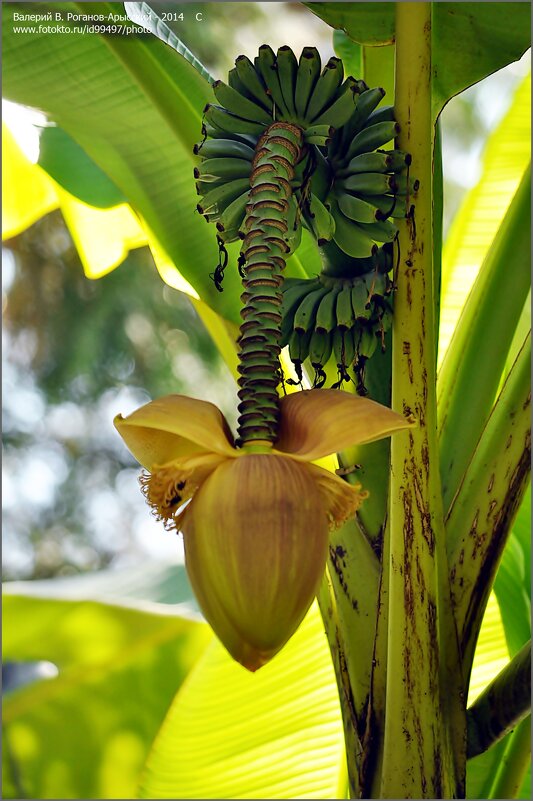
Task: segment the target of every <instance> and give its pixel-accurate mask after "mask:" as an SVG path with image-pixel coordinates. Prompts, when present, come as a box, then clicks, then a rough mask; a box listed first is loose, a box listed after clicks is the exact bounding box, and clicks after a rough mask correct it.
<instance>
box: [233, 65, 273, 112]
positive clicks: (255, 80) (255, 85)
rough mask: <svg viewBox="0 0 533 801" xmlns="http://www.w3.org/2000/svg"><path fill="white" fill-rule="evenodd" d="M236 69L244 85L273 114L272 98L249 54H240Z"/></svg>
mask: <svg viewBox="0 0 533 801" xmlns="http://www.w3.org/2000/svg"><path fill="white" fill-rule="evenodd" d="M235 69H236V70H237V75H238V76H239V79H240V81H241V83H242V84H243V86H245V87H246V89H247V90H248V92H249V94H250V95H251V96H252V97H253V98H254V99H255V100H256V101H257V102H258V103H260V105H261V106H262V107H263V108H264V109H265V110H266V111H268V112H269V114H270V115H272V99H271V98H270V97H269V96H268V93H267V88H266V86H265V84H264V82H263V79H262V78H261V77H260V75H259V74H258V72H257V70H256V68H255V67H254V65H253V64H252V62H251V61H250V59H249V58H247V56H239V57H238V58H237V60H236V61H235Z"/></svg>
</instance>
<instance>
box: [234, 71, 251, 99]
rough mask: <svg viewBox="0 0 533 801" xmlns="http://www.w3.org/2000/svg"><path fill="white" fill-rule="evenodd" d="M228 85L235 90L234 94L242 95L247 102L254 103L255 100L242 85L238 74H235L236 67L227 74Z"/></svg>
mask: <svg viewBox="0 0 533 801" xmlns="http://www.w3.org/2000/svg"><path fill="white" fill-rule="evenodd" d="M228 85H229V86H231V88H232V89H235V91H236V92H239V94H241V95H244V97H247V98H248V100H252V101H253V102H255V98H254V97H253V95H252V94H251V93H250V92H249V91H248V89H247V88H246V86H245V85H244V84H243V82H242V81H241V79H240V78H239V73H238V72H237V67H233V69H231V70H230V71H229V72H228Z"/></svg>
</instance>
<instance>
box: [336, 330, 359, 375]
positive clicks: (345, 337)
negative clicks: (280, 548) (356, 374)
mask: <svg viewBox="0 0 533 801" xmlns="http://www.w3.org/2000/svg"><path fill="white" fill-rule="evenodd" d="M354 331H355V329H354V328H350V329H345V328H336V329H335V330H334V331H333V334H332V341H333V354H334V356H335V362H336V363H337V367H339V368H342V369H343V370H345V369H346V368H347V367H349V366H350V365H351V364H352V362H353V360H354V358H355V340H354Z"/></svg>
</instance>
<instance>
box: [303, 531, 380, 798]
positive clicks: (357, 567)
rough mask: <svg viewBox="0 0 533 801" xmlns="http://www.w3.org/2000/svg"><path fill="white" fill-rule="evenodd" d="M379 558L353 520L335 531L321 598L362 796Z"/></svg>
mask: <svg viewBox="0 0 533 801" xmlns="http://www.w3.org/2000/svg"><path fill="white" fill-rule="evenodd" d="M378 586H379V562H378V560H377V558H376V555H375V553H374V552H373V550H372V548H371V546H370V544H369V542H368V540H367V538H366V536H365V535H364V534H363V532H362V531H361V530H360V528H359V526H358V525H357V523H356V522H353V521H350V522H349V523H346V524H345V525H344V526H342V527H341V528H340V529H338V530H337V531H334V532H333V533H332V534H331V537H330V547H329V558H328V572H327V580H326V579H325V581H324V582H323V585H322V587H321V592H320V595H319V599H318V600H319V604H320V611H321V614H322V618H323V620H324V625H325V628H326V633H327V636H328V641H329V645H330V650H331V653H332V658H333V664H334V666H335V672H336V677H337V684H338V687H339V698H340V704H341V709H342V715H343V723H344V732H345V740H346V755H347V763H348V775H349V784H350V795H351V797H353V798H359V797H360V796H361V792H360V780H359V771H360V757H361V752H362V746H361V741H362V737H363V736H364V731H365V725H366V715H367V703H368V696H369V692H370V673H371V667H372V657H373V648H374V621H375V619H376V609H377V597H378Z"/></svg>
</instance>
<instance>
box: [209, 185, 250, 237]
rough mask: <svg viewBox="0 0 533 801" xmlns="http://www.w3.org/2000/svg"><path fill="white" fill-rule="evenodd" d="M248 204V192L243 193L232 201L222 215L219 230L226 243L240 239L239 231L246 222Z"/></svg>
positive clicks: (218, 224)
mask: <svg viewBox="0 0 533 801" xmlns="http://www.w3.org/2000/svg"><path fill="white" fill-rule="evenodd" d="M247 202H248V192H243V194H242V195H239V197H237V198H235V200H232V202H231V203H230V204H229V205H228V206H226V208H225V209H224V211H223V212H222V214H221V215H220V218H219V220H218V222H217V229H218V231H219V232H220V233H221V238H222V239H223V240H224V241H225V242H230V241H232V240H235V239H238V238H239V230H240V228H241V226H242V224H243V222H244V215H245V213H246V204H247Z"/></svg>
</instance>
